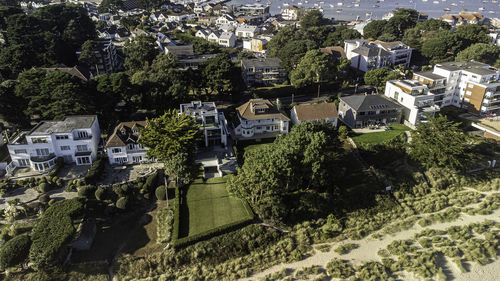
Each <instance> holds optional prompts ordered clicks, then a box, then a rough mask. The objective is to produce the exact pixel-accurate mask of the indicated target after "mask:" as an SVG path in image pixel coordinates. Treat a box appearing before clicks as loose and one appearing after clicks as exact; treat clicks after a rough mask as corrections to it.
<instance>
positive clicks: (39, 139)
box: [31, 138, 47, 143]
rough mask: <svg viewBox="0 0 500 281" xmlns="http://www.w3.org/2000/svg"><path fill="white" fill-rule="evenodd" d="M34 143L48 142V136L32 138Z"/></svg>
mask: <svg viewBox="0 0 500 281" xmlns="http://www.w3.org/2000/svg"><path fill="white" fill-rule="evenodd" d="M31 142H32V143H47V138H32V139H31Z"/></svg>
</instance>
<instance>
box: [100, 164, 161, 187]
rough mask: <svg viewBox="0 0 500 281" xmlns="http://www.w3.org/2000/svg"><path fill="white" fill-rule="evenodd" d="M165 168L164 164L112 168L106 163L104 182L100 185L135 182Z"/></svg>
mask: <svg viewBox="0 0 500 281" xmlns="http://www.w3.org/2000/svg"><path fill="white" fill-rule="evenodd" d="M161 168H163V164H162V163H142V164H134V165H127V166H111V165H109V163H106V166H105V169H104V177H103V180H102V181H100V182H99V183H100V184H113V183H123V182H127V181H133V180H135V179H137V178H139V177H143V176H145V175H148V174H151V173H153V172H154V171H156V170H158V169H161Z"/></svg>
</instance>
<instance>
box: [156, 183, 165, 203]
mask: <svg viewBox="0 0 500 281" xmlns="http://www.w3.org/2000/svg"><path fill="white" fill-rule="evenodd" d="M155 195H156V199H158V200H166V199H167V192H166V190H165V186H164V185H160V186H158V187H157V188H156V190H155Z"/></svg>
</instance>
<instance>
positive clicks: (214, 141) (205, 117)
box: [179, 101, 228, 147]
mask: <svg viewBox="0 0 500 281" xmlns="http://www.w3.org/2000/svg"><path fill="white" fill-rule="evenodd" d="M179 114H187V115H190V116H192V117H194V118H196V120H197V121H198V122H199V123H200V124H201V128H200V130H202V131H203V136H204V145H205V146H207V147H208V146H213V145H224V146H226V145H227V136H228V130H227V121H226V117H225V116H224V113H223V112H218V111H217V107H216V106H215V103H214V102H201V101H192V102H191V103H183V104H181V105H180V113H179Z"/></svg>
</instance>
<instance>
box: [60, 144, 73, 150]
mask: <svg viewBox="0 0 500 281" xmlns="http://www.w3.org/2000/svg"><path fill="white" fill-rule="evenodd" d="M70 149H71V148H70V147H69V145H61V150H70Z"/></svg>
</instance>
